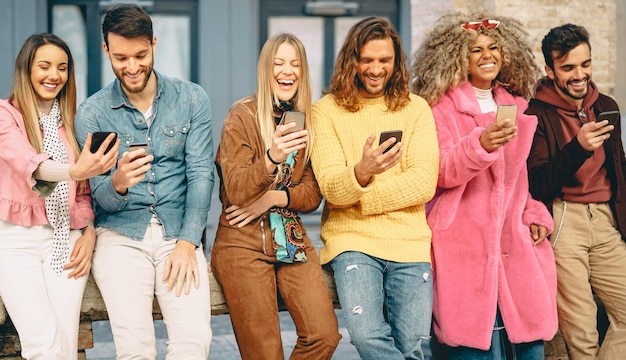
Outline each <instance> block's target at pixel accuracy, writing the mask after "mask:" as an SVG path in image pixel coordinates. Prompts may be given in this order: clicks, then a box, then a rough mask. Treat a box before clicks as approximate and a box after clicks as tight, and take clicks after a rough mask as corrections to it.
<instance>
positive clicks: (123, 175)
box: [111, 149, 154, 194]
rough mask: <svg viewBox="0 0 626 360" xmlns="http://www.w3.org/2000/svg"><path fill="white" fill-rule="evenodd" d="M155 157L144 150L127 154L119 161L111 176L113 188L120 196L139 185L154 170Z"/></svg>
mask: <svg viewBox="0 0 626 360" xmlns="http://www.w3.org/2000/svg"><path fill="white" fill-rule="evenodd" d="M152 160H154V156H153V155H146V153H145V150H144V149H138V150H133V151H127V152H125V153H124V154H123V155H122V157H121V158H120V159H119V160H118V161H117V170H116V171H115V172H114V173H113V175H112V176H111V182H112V183H113V188H114V189H115V191H116V192H117V193H118V194H126V191H127V190H128V188H130V187H133V186H135V185H137V184H138V183H139V182H140V181H141V180H143V179H144V177H145V176H146V172H148V170H150V168H152V164H151V162H152Z"/></svg>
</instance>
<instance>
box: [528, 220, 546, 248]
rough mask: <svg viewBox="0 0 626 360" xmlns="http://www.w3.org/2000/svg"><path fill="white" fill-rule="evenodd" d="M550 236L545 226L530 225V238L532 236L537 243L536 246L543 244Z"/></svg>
mask: <svg viewBox="0 0 626 360" xmlns="http://www.w3.org/2000/svg"><path fill="white" fill-rule="evenodd" d="M547 235H548V229H546V227H545V226H542V225H537V224H530V236H532V238H533V240H534V241H535V245H539V244H541V242H542V241H544V240H545V239H546V236H547Z"/></svg>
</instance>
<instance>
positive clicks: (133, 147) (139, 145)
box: [128, 143, 148, 161]
mask: <svg viewBox="0 0 626 360" xmlns="http://www.w3.org/2000/svg"><path fill="white" fill-rule="evenodd" d="M137 149H143V150H144V151H145V152H146V153H145V155H142V156H140V157H143V156H146V155H148V144H146V143H132V144H130V145H128V151H129V152H130V151H134V150H137ZM138 158H139V157H134V158H133V159H132V160H131V161H133V160H135V159H138Z"/></svg>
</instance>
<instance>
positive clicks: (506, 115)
mask: <svg viewBox="0 0 626 360" xmlns="http://www.w3.org/2000/svg"><path fill="white" fill-rule="evenodd" d="M504 119H509V122H508V123H507V124H506V127H511V126H515V120H516V119H517V105H515V104H513V105H498V110H497V111H496V124H498V125H500V124H501V123H502V121H504Z"/></svg>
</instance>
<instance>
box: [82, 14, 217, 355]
mask: <svg viewBox="0 0 626 360" xmlns="http://www.w3.org/2000/svg"><path fill="white" fill-rule="evenodd" d="M102 32H103V36H104V44H103V48H104V51H105V54H106V55H107V57H108V58H109V60H110V61H111V66H112V68H113V72H114V73H115V75H116V76H117V79H116V80H115V81H114V82H112V83H111V84H109V85H108V86H107V87H105V88H104V89H102V90H100V91H99V92H97V93H96V94H94V95H92V96H90V97H89V98H88V99H87V100H85V101H84V102H83V103H82V104H81V105H80V107H79V109H78V112H77V114H76V121H75V122H76V134H77V137H78V140H79V143H80V144H81V146H83V145H84V143H85V140H86V138H87V134H88V133H94V132H96V131H112V132H116V133H117V135H118V138H119V139H120V140H121V142H120V148H119V149H120V150H119V152H120V154H119V156H118V161H117V166H116V167H114V168H113V170H112V171H111V173H110V174H106V175H102V176H98V177H95V178H92V179H90V185H91V188H92V191H93V199H94V200H95V201H94V208H95V212H96V221H95V222H96V234H97V237H98V240H97V244H96V249H95V251H94V257H93V268H92V270H93V274H94V278H95V279H96V283H97V284H98V287H99V288H100V291H101V293H102V297H103V299H104V301H105V304H106V307H107V310H108V315H109V319H110V322H111V328H112V330H113V336H114V340H115V347H116V351H117V357H118V359H126V358H134V356H138V357H141V358H146V359H155V358H156V345H155V342H156V341H155V335H154V327H153V322H152V301H153V298H154V296H155V295H156V297H157V299H158V302H159V305H160V308H161V312H162V313H163V317H164V320H165V324H166V327H167V332H168V345H167V353H168V355H167V358H168V359H185V360H189V359H203V360H206V359H207V358H208V353H209V346H210V343H211V327H210V317H211V308H210V297H209V280H208V271H207V262H206V258H205V257H204V253H203V250H202V245H201V243H200V240H201V237H202V234H203V231H204V228H205V227H206V223H207V213H208V210H209V205H210V199H211V192H212V189H213V143H212V138H213V136H212V130H211V109H210V104H209V99H208V97H207V95H206V93H205V92H204V91H203V90H202V88H201V87H200V86H198V85H196V84H193V83H190V82H186V81H182V80H178V79H174V78H169V77H166V76H164V75H162V74H160V73H157V72H156V71H154V70H153V63H154V51H155V48H156V37H154V35H153V33H152V22H151V20H150V17H149V16H148V14H146V13H145V11H143V10H142V9H141V7H139V6H136V5H118V6H115V7H113V8H112V9H111V10H110V11H108V12H107V14H106V15H105V17H104V20H103V23H102ZM133 143H146V144H147V151H146V150H145V149H141V148H140V149H133V148H132V147H130V145H131V144H133ZM192 285H193V286H192Z"/></svg>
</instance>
